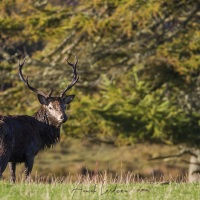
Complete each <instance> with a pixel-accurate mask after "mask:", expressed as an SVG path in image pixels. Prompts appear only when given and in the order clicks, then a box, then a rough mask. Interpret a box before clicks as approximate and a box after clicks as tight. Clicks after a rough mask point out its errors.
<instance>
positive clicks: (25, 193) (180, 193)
mask: <svg viewBox="0 0 200 200" xmlns="http://www.w3.org/2000/svg"><path fill="white" fill-rule="evenodd" d="M0 199H9V200H11V199H13V200H18V199H20V200H23V199H25V200H27V199H29V200H34V199H35V200H36V199H37V200H38V199H40V200H42V199H44V200H48V199H56V200H59V199H62V200H63V199H82V200H88V199H90V200H92V199H95V200H97V199H102V200H103V199H106V200H109V199H119V200H127V199H134V200H137V199H138V200H151V199H152V200H156V199H158V200H164V199H168V200H169V199H172V200H174V199H176V200H179V199H180V200H198V199H200V184H191V183H190V184H189V183H169V184H162V183H131V184H117V183H116V184H103V183H96V184H95V183H82V184H81V183H79V184H77V183H76V184H72V183H58V182H55V183H52V184H44V183H17V184H10V183H8V182H1V183H0Z"/></svg>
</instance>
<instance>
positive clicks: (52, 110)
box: [18, 59, 79, 126]
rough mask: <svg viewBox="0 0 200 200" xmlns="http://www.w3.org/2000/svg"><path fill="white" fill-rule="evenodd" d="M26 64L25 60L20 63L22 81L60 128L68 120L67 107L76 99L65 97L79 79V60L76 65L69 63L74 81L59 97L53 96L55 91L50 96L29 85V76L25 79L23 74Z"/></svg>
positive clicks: (69, 96) (49, 117)
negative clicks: (77, 66) (77, 69)
mask: <svg viewBox="0 0 200 200" xmlns="http://www.w3.org/2000/svg"><path fill="white" fill-rule="evenodd" d="M67 62H68V61H67ZM24 63H25V59H24V60H23V62H22V63H20V61H19V64H18V66H19V76H20V78H21V80H22V81H23V82H24V84H25V85H26V86H27V87H28V88H29V89H30V90H31V91H33V92H35V93H36V94H37V97H38V100H39V102H40V104H42V107H43V109H45V112H46V114H47V117H48V119H50V120H52V121H54V122H56V124H58V126H60V125H61V124H62V123H65V122H66V121H67V118H68V117H67V115H66V113H65V109H66V105H67V104H69V103H71V101H72V100H73V99H74V97H75V95H65V93H66V92H67V91H68V90H69V89H70V88H72V86H73V85H75V83H76V82H77V81H78V79H79V76H78V75H77V72H76V65H77V63H78V60H77V59H76V61H75V63H74V64H72V63H70V62H68V64H69V65H70V66H71V67H72V69H73V79H72V82H71V83H70V84H69V85H68V86H67V87H66V88H65V89H64V90H63V91H62V92H61V94H60V95H59V96H57V97H52V96H51V95H52V92H53V90H51V91H50V92H49V93H48V94H46V93H44V92H42V91H40V90H38V89H36V88H34V87H32V86H31V85H30V84H29V82H28V76H26V78H24V76H23V74H22V67H23V65H24Z"/></svg>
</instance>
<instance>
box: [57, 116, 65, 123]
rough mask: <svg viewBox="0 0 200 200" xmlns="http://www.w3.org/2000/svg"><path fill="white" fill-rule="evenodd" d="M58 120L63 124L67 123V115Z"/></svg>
mask: <svg viewBox="0 0 200 200" xmlns="http://www.w3.org/2000/svg"><path fill="white" fill-rule="evenodd" d="M58 120H59V121H60V122H62V123H65V122H66V121H67V115H61V116H60V117H59V119H58Z"/></svg>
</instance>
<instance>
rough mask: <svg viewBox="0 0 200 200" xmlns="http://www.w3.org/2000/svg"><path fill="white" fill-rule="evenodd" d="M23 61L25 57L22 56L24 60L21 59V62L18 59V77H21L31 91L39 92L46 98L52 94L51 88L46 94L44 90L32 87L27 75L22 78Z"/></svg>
mask: <svg viewBox="0 0 200 200" xmlns="http://www.w3.org/2000/svg"><path fill="white" fill-rule="evenodd" d="M25 61H26V58H24V60H23V62H22V63H20V60H18V71H19V77H20V79H21V80H22V81H23V82H24V84H25V85H26V86H27V87H28V88H29V89H30V90H32V91H33V92H35V93H37V94H40V95H42V96H44V97H46V98H47V97H50V96H51V94H52V92H53V91H52V90H51V92H50V93H49V94H46V93H44V92H42V91H40V90H38V89H36V88H34V87H32V86H31V85H29V83H28V76H26V78H24V76H23V74H22V67H23V65H24V63H25Z"/></svg>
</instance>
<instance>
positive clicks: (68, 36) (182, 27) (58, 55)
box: [0, 0, 200, 182]
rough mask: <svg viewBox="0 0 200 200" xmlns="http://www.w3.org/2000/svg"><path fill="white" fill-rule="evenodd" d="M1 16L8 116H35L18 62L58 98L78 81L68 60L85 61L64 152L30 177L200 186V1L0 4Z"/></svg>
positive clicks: (40, 161)
mask: <svg viewBox="0 0 200 200" xmlns="http://www.w3.org/2000/svg"><path fill="white" fill-rule="evenodd" d="M0 11H1V12H0V74H1V76H0V111H1V114H2V115H12V114H27V115H32V114H34V112H36V111H37V109H38V108H39V102H38V100H37V97H36V96H35V94H34V93H31V92H30V91H29V90H28V89H27V88H26V87H24V84H23V83H22V81H20V79H19V76H18V74H17V62H18V59H23V58H24V57H26V58H27V60H26V64H25V67H24V74H27V75H28V76H29V82H30V83H31V85H33V86H34V87H37V88H40V89H42V90H43V91H46V92H49V91H50V89H51V88H52V89H53V90H54V94H53V95H58V94H59V93H60V92H61V91H62V90H63V89H64V88H65V87H66V85H68V84H69V82H70V81H71V78H72V77H71V75H72V73H71V69H70V67H68V65H67V63H66V61H65V58H67V59H68V60H69V61H70V62H74V56H75V55H76V56H77V58H78V60H79V62H78V73H79V75H80V79H79V82H78V83H77V84H76V86H75V87H74V88H73V89H72V90H71V91H70V92H69V93H70V94H75V95H76V98H75V100H74V101H73V103H72V104H71V105H70V107H68V108H67V113H68V114H69V116H70V118H69V120H68V121H67V123H66V124H64V125H63V127H62V133H61V143H60V144H58V145H57V146H56V147H55V148H54V149H52V150H45V151H44V152H41V153H40V154H39V155H38V156H37V157H36V159H35V166H34V168H33V174H34V173H35V174H36V173H38V174H41V175H49V174H52V175H54V176H66V175H69V174H78V173H79V174H83V175H84V174H86V173H90V174H93V173H95V172H97V171H98V172H103V171H107V172H109V173H113V174H115V173H121V172H130V173H133V174H137V176H138V177H141V178H144V179H148V178H149V177H156V178H157V179H158V180H159V179H160V178H161V177H166V179H170V180H172V179H178V177H182V178H183V177H186V178H185V179H188V180H189V181H190V182H194V181H200V176H199V172H200V150H199V147H200V112H199V111H200V101H199V100H200V96H199V95H200V76H199V73H200V56H199V53H200V4H199V1H193V0H187V1H186V0H171V1H167V0H160V1H155V0H92V1H91V0H32V1H27V0H17V1H16V0H2V1H0ZM20 167H21V168H20V169H19V173H21V171H22V166H21V165H20ZM7 173H8V170H7Z"/></svg>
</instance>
